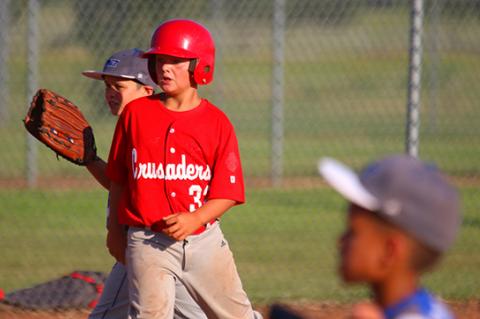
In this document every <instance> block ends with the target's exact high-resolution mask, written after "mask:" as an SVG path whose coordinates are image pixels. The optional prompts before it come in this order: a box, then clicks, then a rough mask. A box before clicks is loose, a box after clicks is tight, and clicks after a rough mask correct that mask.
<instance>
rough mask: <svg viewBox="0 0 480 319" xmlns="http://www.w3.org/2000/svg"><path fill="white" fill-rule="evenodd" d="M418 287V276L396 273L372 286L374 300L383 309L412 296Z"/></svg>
mask: <svg viewBox="0 0 480 319" xmlns="http://www.w3.org/2000/svg"><path fill="white" fill-rule="evenodd" d="M418 287H419V282H418V276H417V274H413V273H404V274H398V273H397V274H395V275H394V276H390V277H389V278H387V279H386V280H384V281H383V282H381V283H376V284H373V285H372V289H373V293H374V297H375V300H376V302H377V303H378V304H379V305H380V306H381V307H382V308H383V309H385V308H387V307H390V306H393V305H395V304H396V303H398V302H400V301H401V300H403V299H405V298H407V297H408V296H410V295H411V294H413V293H414V292H415V291H416V290H417V289H418Z"/></svg>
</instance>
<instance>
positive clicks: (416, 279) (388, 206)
mask: <svg viewBox="0 0 480 319" xmlns="http://www.w3.org/2000/svg"><path fill="white" fill-rule="evenodd" d="M319 170H320V173H321V175H322V176H323V177H324V178H325V180H326V181H327V182H328V183H329V184H330V185H331V186H332V187H333V188H334V189H335V190H336V191H338V192H339V193H340V194H341V195H343V196H344V197H345V198H346V199H347V200H348V201H349V207H348V221H347V228H346V230H345V232H344V233H343V235H342V236H341V238H340V240H339V248H340V267H339V268H340V269H339V270H340V274H341V276H342V278H343V280H344V281H345V282H348V283H360V282H362V283H367V284H368V285H369V286H370V288H371V290H372V292H373V295H374V301H375V303H376V304H377V305H378V308H377V309H378V310H379V311H378V312H377V313H376V314H374V315H373V318H388V319H393V318H397V319H400V318H402V319H406V318H416V319H421V318H425V319H426V318H429V319H447V318H453V315H452V314H451V312H450V311H449V310H448V309H447V306H446V305H445V304H444V303H442V302H441V301H440V300H439V299H438V298H436V297H435V296H433V295H432V294H431V293H429V292H428V291H427V290H426V289H424V288H422V287H421V285H420V276H421V275H422V274H423V273H424V272H425V271H427V270H430V269H431V268H432V267H433V266H434V265H435V264H436V263H437V262H438V260H439V259H440V257H441V256H442V255H443V254H444V253H445V252H446V251H447V249H448V248H449V247H450V246H451V245H452V243H453V242H454V239H455V236H456V234H457V232H458V230H459V226H460V223H461V218H460V213H459V210H460V209H459V199H458V193H457V191H456V189H455V188H454V187H452V186H451V185H450V184H449V183H448V182H447V180H446V179H445V177H444V176H443V175H442V174H441V173H440V171H439V170H438V169H436V168H435V167H434V166H433V165H429V164H427V163H424V162H422V161H420V160H418V159H415V158H413V157H409V156H406V155H394V156H389V157H386V158H383V159H381V160H379V161H376V162H374V163H372V164H370V165H368V166H367V167H366V168H365V169H364V170H363V171H362V173H361V174H360V176H357V175H356V174H355V173H354V172H353V171H352V170H351V169H350V168H348V167H346V166H344V165H343V164H341V163H339V162H337V161H336V160H333V159H328V158H325V159H323V160H322V161H321V162H320V163H319ZM372 309H373V311H375V309H374V308H372ZM370 315H371V314H370ZM353 317H354V318H363V317H361V315H359V314H353Z"/></svg>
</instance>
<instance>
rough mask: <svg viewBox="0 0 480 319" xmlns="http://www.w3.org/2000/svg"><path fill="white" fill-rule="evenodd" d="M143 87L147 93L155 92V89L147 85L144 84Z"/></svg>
mask: <svg viewBox="0 0 480 319" xmlns="http://www.w3.org/2000/svg"><path fill="white" fill-rule="evenodd" d="M143 89H144V90H145V92H146V93H147V95H152V94H153V93H154V92H155V90H154V89H153V88H152V87H151V86H149V85H144V86H143Z"/></svg>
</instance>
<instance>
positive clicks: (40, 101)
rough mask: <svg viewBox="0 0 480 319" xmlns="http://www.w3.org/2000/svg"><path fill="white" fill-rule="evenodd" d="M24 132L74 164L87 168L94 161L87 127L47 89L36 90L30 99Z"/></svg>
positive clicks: (67, 104) (79, 115) (71, 107)
mask: <svg viewBox="0 0 480 319" xmlns="http://www.w3.org/2000/svg"><path fill="white" fill-rule="evenodd" d="M23 122H24V124H25V128H26V129H27V131H28V132H30V134H32V135H33V136H35V137H36V138H37V139H38V140H39V141H40V142H42V143H43V144H45V145H47V146H48V147H49V148H51V149H52V150H53V151H54V152H55V153H56V154H57V157H58V155H60V156H62V157H63V158H65V159H67V160H69V161H71V162H73V163H75V164H77V165H87V164H88V163H90V162H92V161H94V160H95V159H96V158H97V147H96V146H95V138H94V136H93V130H92V128H91V127H90V124H89V123H88V122H87V120H86V119H85V117H84V116H83V114H82V112H80V110H79V108H78V107H77V106H76V105H75V104H73V103H72V102H70V101H69V100H67V99H66V98H64V97H63V96H60V95H58V94H56V93H54V92H52V91H50V90H48V89H40V90H38V91H37V93H36V94H35V96H34V97H33V99H32V102H31V104H30V108H29V110H28V113H27V116H25V119H24V120H23Z"/></svg>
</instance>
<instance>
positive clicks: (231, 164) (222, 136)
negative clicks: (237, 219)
mask: <svg viewBox="0 0 480 319" xmlns="http://www.w3.org/2000/svg"><path fill="white" fill-rule="evenodd" d="M218 138H219V145H218V148H217V154H216V159H215V165H214V167H213V170H212V182H211V184H210V191H209V194H208V199H231V200H234V201H235V202H236V203H237V204H242V203H244V202H245V189H244V181H243V173H242V164H241V161H240V152H239V149H238V141H237V137H236V135H235V131H234V128H233V126H232V124H231V123H230V121H228V119H224V121H223V123H222V124H221V125H220V129H219V134H218Z"/></svg>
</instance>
